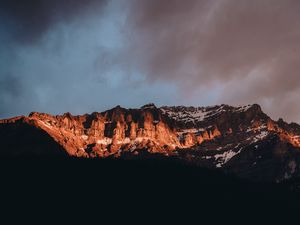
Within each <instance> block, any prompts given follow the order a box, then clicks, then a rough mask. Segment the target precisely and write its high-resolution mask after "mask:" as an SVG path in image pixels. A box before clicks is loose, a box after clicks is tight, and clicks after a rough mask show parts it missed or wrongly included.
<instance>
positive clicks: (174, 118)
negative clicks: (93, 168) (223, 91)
mask: <svg viewBox="0 0 300 225" xmlns="http://www.w3.org/2000/svg"><path fill="white" fill-rule="evenodd" d="M24 127H29V128H30V129H34V130H35V132H37V133H41V134H42V136H47V138H48V142H47V143H50V142H51V143H53V144H54V145H55V146H56V147H55V148H56V149H59V150H57V151H56V152H57V154H58V153H59V154H64V153H65V152H67V154H68V155H70V156H75V157H128V156H137V155H140V154H144V152H147V154H148V155H151V154H152V153H157V154H159V155H161V156H174V157H177V158H181V159H183V160H185V161H188V162H190V163H195V164H198V165H201V166H205V167H212V168H222V169H224V170H229V171H234V172H236V173H238V172H237V171H239V173H240V174H242V175H243V174H248V175H247V176H249V174H250V176H252V174H255V173H256V172H255V171H257V170H260V168H263V167H266V166H267V167H268V166H270V167H272V168H273V169H274V168H275V167H276V169H274V171H273V172H270V173H272V175H271V176H270V177H271V179H272V180H274V179H275V178H276V179H277V180H282V179H285V178H289V177H292V176H294V175H295V174H298V171H299V168H298V161H299V160H298V156H297V155H298V152H299V146H300V126H299V125H297V124H294V123H293V124H287V123H285V122H284V121H282V120H279V121H273V120H272V119H270V118H269V117H268V116H267V115H266V114H264V113H263V112H262V110H261V108H260V106H258V105H248V106H244V107H232V106H228V105H220V106H213V107H184V106H177V107H161V108H157V107H156V106H155V105H153V104H148V105H145V106H143V107H141V108H140V109H125V108H122V107H120V106H117V107H115V108H113V109H111V110H108V111H105V112H101V113H97V112H95V113H92V114H85V115H81V116H73V115H71V114H70V113H65V114H63V115H57V116H53V115H49V114H45V113H36V112H35V113H31V114H30V115H29V116H28V117H26V116H21V117H16V118H12V119H6V120H0V132H1V133H2V135H1V143H4V146H5V149H6V153H9V152H14V155H18V154H27V153H28V151H27V150H26V151H25V150H24V151H22V144H20V145H19V146H20V147H18V151H15V150H14V147H13V146H12V145H9V144H7V143H10V142H13V141H14V137H15V136H18V137H20V136H21V137H22V136H23V137H27V138H25V139H26V140H28V138H29V137H30V138H31V139H32V138H33V135H30V132H32V131H26V132H28V133H26V132H25V130H26V129H25V130H24ZM13 131H18V132H17V133H16V132H13ZM4 137H5V138H4ZM40 140H41V137H40V136H36V142H37V141H40ZM5 143H6V144H5ZM45 143H46V142H45ZM27 145H28V144H27ZM47 145H48V146H49V144H47ZM6 146H7V147H6ZM27 147H28V146H27ZM27 147H26V146H24V149H28V148H27ZM29 147H30V146H29ZM53 148H54V147H53ZM41 149H44V147H43V148H42V147H41ZM41 151H42V150H41ZM33 152H34V153H36V152H38V151H37V150H35V151H33ZM47 152H51V150H49V149H48V150H47ZM54 152H55V151H54V150H53V153H54ZM264 154H265V155H264ZM296 156H297V157H296ZM261 158H264V159H265V160H261ZM266 162H267V164H266ZM278 165H279V166H278ZM277 167H278V168H277ZM281 168H285V169H281ZM245 171H247V172H245ZM245 176H246V175H245ZM257 177H259V176H257ZM262 179H266V178H264V177H262Z"/></svg>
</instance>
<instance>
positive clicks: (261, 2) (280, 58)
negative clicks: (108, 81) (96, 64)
mask: <svg viewBox="0 0 300 225" xmlns="http://www.w3.org/2000/svg"><path fill="white" fill-rule="evenodd" d="M133 9H134V12H136V13H135V14H133V16H132V17H131V18H130V19H131V26H132V28H133V29H134V30H135V31H136V33H137V34H138V35H137V36H136V37H132V38H133V40H134V42H133V46H134V49H137V50H135V51H134V53H135V54H136V55H138V56H140V57H139V59H140V60H139V62H138V63H139V64H142V65H144V68H145V69H146V71H148V76H149V79H150V80H157V79H158V80H166V81H168V82H170V81H174V80H175V82H178V83H179V85H180V86H181V87H182V89H183V92H184V93H190V92H191V90H201V89H203V90H206V91H207V89H205V87H209V88H210V90H211V91H215V89H221V90H222V91H221V92H220V93H221V94H220V96H219V98H218V99H217V100H216V101H217V102H228V103H231V104H245V103H246V102H258V103H261V104H263V107H264V108H265V109H266V110H267V112H268V113H271V115H272V116H274V117H278V116H280V115H282V116H285V117H286V118H288V119H289V120H291V119H293V120H298V121H299V120H300V116H299V115H298V113H297V111H298V112H299V111H300V106H297V107H296V105H298V99H299V94H300V79H299V75H300V74H299V71H300V70H299V69H300V68H299V65H300V13H299V12H300V2H299V1H297V0H286V1H285V0H284V1H283V0H251V1H247V0H245V1H240V0H219V1H217V0H216V1H209V0H188V1H180V0H174V1H161V0H151V1H147V0H144V1H143V0H136V1H134V4H133ZM134 58H135V57H134ZM214 87H215V88H214ZM201 97H202V98H203V97H204V98H205V95H201ZM287 102H289V104H288V105H287V104H285V103H287ZM295 107H296V108H297V110H290V108H295Z"/></svg>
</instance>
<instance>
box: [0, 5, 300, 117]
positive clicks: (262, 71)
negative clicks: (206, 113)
mask: <svg viewBox="0 0 300 225" xmlns="http://www.w3.org/2000/svg"><path fill="white" fill-rule="evenodd" d="M299 12H300V1H298V0H251V1H249V0H184V1H183V0H26V1H24V0H0V118H6V117H12V116H16V115H27V114H29V113H30V112H32V111H39V112H47V113H52V114H61V113H64V112H71V113H73V114H84V113H91V112H94V111H104V110H106V109H109V108H112V107H114V106H116V105H121V106H123V107H131V108H135V107H141V106H142V105H144V104H147V103H149V102H153V103H155V104H156V105H157V106H161V105H194V106H207V105H216V104H229V105H247V104H253V103H258V104H260V105H261V107H262V109H263V110H264V111H265V112H266V113H267V114H268V115H270V116H271V117H272V118H273V119H276V120H277V119H278V118H280V117H282V118H284V119H285V120H286V121H288V122H291V121H294V122H298V123H300V113H298V112H300V104H298V101H299V99H300V74H299V71H300V13H299Z"/></svg>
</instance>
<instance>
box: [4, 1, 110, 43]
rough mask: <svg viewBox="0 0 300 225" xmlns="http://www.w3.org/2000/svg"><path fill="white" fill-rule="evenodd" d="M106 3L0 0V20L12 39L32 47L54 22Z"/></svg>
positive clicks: (68, 19) (64, 20)
mask: <svg viewBox="0 0 300 225" xmlns="http://www.w3.org/2000/svg"><path fill="white" fill-rule="evenodd" d="M105 2H106V0H25V1H24V0H0V5H1V6H0V15H1V16H0V18H1V20H3V21H2V23H6V24H8V26H7V27H6V28H7V29H8V31H9V32H10V34H11V35H12V37H13V38H15V39H16V40H18V41H20V42H24V43H26V44H27V43H35V42H36V41H38V40H39V38H40V37H41V36H42V35H43V34H44V33H45V32H46V31H48V29H50V28H51V27H52V26H53V25H54V24H56V23H58V22H67V21H70V20H72V18H73V17H76V16H79V15H81V14H83V13H86V12H87V11H90V10H95V9H93V7H95V8H96V9H97V8H99V7H102V5H103V4H104V3H105Z"/></svg>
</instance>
